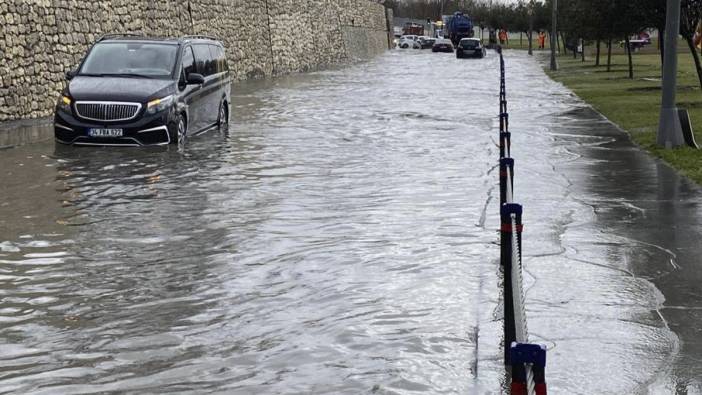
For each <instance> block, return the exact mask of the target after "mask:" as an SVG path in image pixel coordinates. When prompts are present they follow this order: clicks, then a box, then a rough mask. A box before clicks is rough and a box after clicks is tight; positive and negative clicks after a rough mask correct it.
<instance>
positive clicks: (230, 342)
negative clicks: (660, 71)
mask: <svg viewBox="0 0 702 395" xmlns="http://www.w3.org/2000/svg"><path fill="white" fill-rule="evenodd" d="M408 64H411V65H412V67H409V68H408V67H407V65H408ZM508 65H509V66H508V67H509V70H510V72H509V75H508V94H509V96H510V100H511V101H510V110H511V111H512V113H511V118H512V125H513V130H512V132H513V134H514V155H515V157H516V159H517V174H518V176H517V182H516V185H515V189H516V194H517V195H518V197H519V199H520V200H521V201H522V202H523V203H524V204H525V208H526V213H527V215H525V221H526V223H527V231H526V233H525V239H524V240H525V260H526V265H527V271H528V272H527V274H526V279H527V283H528V284H527V289H528V294H527V301H528V314H529V321H530V322H529V325H530V330H531V334H532V338H533V339H535V340H537V341H540V342H543V343H546V344H548V345H549V347H550V352H549V366H548V369H547V371H548V376H547V377H548V379H549V388H550V389H551V390H552V391H553V392H555V393H598V394H599V393H602V394H604V393H612V394H621V393H635V392H638V391H641V390H642V389H644V388H646V386H648V385H650V384H652V385H657V386H659V387H658V388H662V389H664V390H663V391H667V392H671V391H673V390H672V389H671V388H689V389H690V393H694V392H693V391H694V390H699V388H700V384H699V382H697V381H695V379H694V377H698V376H699V375H698V376H694V375H693V374H694V373H696V372H697V370H695V369H699V366H700V365H702V364H697V365H694V364H692V363H691V362H690V361H691V358H692V357H691V356H690V355H692V354H690V353H688V351H687V350H688V349H689V347H691V346H690V345H689V343H688V338H691V337H692V333H693V332H694V330H693V329H691V328H690V327H689V326H681V325H684V324H683V322H684V320H683V319H682V318H681V317H677V318H676V317H675V314H677V312H678V311H679V312H681V314H682V313H684V314H688V316H686V318H688V319H689V318H690V315H691V314H695V313H694V312H695V311H698V310H689V309H681V310H669V309H670V308H672V307H671V306H672V304H670V301H671V300H672V299H671V298H673V297H672V296H669V295H668V291H669V290H668V289H667V288H666V287H665V284H664V283H663V282H661V279H662V278H670V276H668V277H663V275H664V274H668V273H669V272H670V270H668V269H669V268H668V269H666V270H668V271H666V272H664V271H663V268H661V267H658V266H656V265H658V263H659V260H661V259H663V257H669V256H670V254H669V252H670V251H672V250H673V249H675V248H677V247H676V245H677V244H678V243H683V242H687V241H686V239H685V236H684V235H683V233H676V235H675V237H674V238H673V239H672V240H671V241H666V242H665V243H663V244H656V241H655V239H656V237H657V236H658V234H657V233H652V232H647V231H645V228H646V227H650V225H651V223H655V222H651V221H657V220H662V218H663V217H664V216H681V215H685V213H686V212H687V211H685V210H689V209H690V207H687V206H685V207H681V206H680V205H676V204H675V201H676V199H677V198H670V199H668V198H665V197H661V196H657V195H655V194H656V191H658V190H661V189H670V188H673V187H671V186H669V185H660V186H657V185H653V186H650V185H648V184H647V185H648V189H646V188H643V189H641V188H639V189H637V188H633V187H632V188H628V187H627V184H626V183H623V182H622V181H621V177H624V176H626V175H627V174H626V173H625V172H623V171H621V172H618V170H617V169H619V170H621V166H624V165H625V166H628V167H630V168H633V169H637V170H636V171H639V172H640V173H641V174H637V177H640V178H642V179H643V178H645V177H650V178H652V179H653V178H656V177H658V175H657V174H656V173H655V172H656V168H655V166H653V165H652V162H651V161H650V160H649V159H648V158H646V157H644V156H642V155H640V154H637V153H636V151H634V150H631V149H630V148H629V146H628V145H627V144H626V143H625V142H622V138H621V135H620V134H619V132H617V131H616V130H613V129H612V128H611V127H610V126H609V125H608V124H606V123H603V122H601V121H597V120H596V119H595V118H593V116H592V114H588V113H587V112H586V111H585V112H583V111H582V109H581V106H580V105H579V104H578V103H577V102H576V101H575V100H574V99H573V98H572V97H571V96H570V95H569V94H568V93H567V92H565V91H564V90H563V89H562V88H560V87H559V86H557V85H555V84H554V83H551V82H549V81H548V80H547V79H546V77H545V76H544V75H543V72H542V71H541V70H540V68H539V66H538V65H537V64H536V63H534V62H533V61H531V60H528V59H526V57H525V56H523V55H520V54H516V53H513V54H509V56H508ZM478 71H479V72H480V76H481V78H476V75H477V74H476V72H478ZM497 77H498V75H497V58H496V57H494V56H488V57H487V58H486V59H483V60H475V61H463V62H461V61H458V60H456V59H454V57H452V56H442V55H438V54H431V53H427V52H426V51H423V52H420V51H415V52H411V53H410V52H402V51H393V52H390V53H388V54H387V55H385V56H383V57H380V58H378V59H377V60H375V61H372V62H369V63H365V64H359V65H356V66H353V67H349V68H347V69H342V70H330V71H325V72H318V73H312V74H307V75H300V76H293V77H287V78H282V79H278V80H274V81H267V82H251V83H246V84H242V85H239V86H238V87H237V88H236V89H235V93H236V94H235V98H234V103H233V105H232V115H233V119H232V123H231V125H230V130H229V134H228V135H226V136H224V135H220V134H218V133H210V134H208V135H205V136H202V137H199V138H194V139H192V140H191V141H190V143H189V145H188V146H187V147H186V149H185V150H182V151H178V150H177V149H173V148H172V147H169V148H165V149H163V148H160V149H131V148H128V149H112V148H111V149H107V148H87V149H86V148H74V147H63V146H54V144H53V143H41V144H35V145H31V146H26V147H21V148H16V149H12V150H7V151H3V152H2V157H0V183H2V185H3V186H4V190H3V195H4V196H3V203H0V225H1V227H0V295H1V296H2V300H3V302H2V304H1V305H0V349H2V350H3V353H2V355H0V365H1V366H2V371H0V392H9V393H12V392H14V393H23V394H25V393H36V394H43V393H106V392H111V391H118V390H119V391H126V392H134V393H148V392H165V391H172V392H185V393H190V392H195V393H210V392H220V393H227V394H250V393H289V394H300V393H327V394H345V393H348V394H358V393H383V394H410V393H427V394H441V393H446V394H453V393H500V392H501V391H502V388H503V387H504V380H505V376H504V368H503V366H502V361H501V346H500V341H501V326H502V323H501V322H500V320H499V319H500V317H501V309H500V307H499V305H500V301H499V298H500V292H499V279H498V274H497V273H498V270H497V255H498V246H497V245H496V241H497V237H496V234H495V229H497V226H498V218H497V215H496V213H497V212H498V208H497V206H496V205H497V203H496V199H495V195H496V193H498V192H497V189H496V185H495V184H496V181H497V177H496V176H495V173H494V168H495V163H496V158H497V148H496V147H495V144H494V143H495V138H494V136H495V134H496V129H495V127H496V122H495V115H496V109H497V108H498V106H497V104H498V103H497V93H498V92H497V88H498V86H497ZM574 107H575V108H579V109H580V110H578V111H575V112H572V111H571V110H572V109H573V108H574ZM615 152H624V153H625V154H626V155H628V156H629V157H630V159H627V160H628V162H626V163H624V164H621V165H620V164H616V165H612V164H611V163H612V162H611V161H616V159H617V158H618V157H619V156H618V155H619V154H617V155H615V154H612V153H615ZM663 171H665V170H663ZM593 175H603V176H598V177H595V176H593ZM667 176H669V175H668V174H666V177H667ZM676 182H677V183H678V184H676V185H678V186H677V187H675V188H678V189H680V190H681V191H682V192H680V193H681V195H678V198H683V199H688V200H689V199H692V197H691V196H690V192H689V189H688V190H685V188H686V187H685V186H684V185H686V184H684V183H683V184H681V181H676ZM681 185H683V186H681ZM683 195H684V196H683ZM665 201H669V202H672V203H670V204H672V206H674V207H669V208H667V209H665V208H663V206H665V205H666V204H667V203H664V202H665ZM645 202H649V203H645ZM647 204H648V205H647ZM690 204H692V205H693V206H694V207H695V208H696V207H697V206H696V204H694V203H692V202H691V203H690ZM657 205H663V206H661V207H658V208H657V207H656V206H657ZM671 210H672V211H671ZM676 210H677V211H676ZM642 221H643V222H642ZM646 221H648V222H646ZM632 228H635V229H632ZM638 231H641V233H637V232H638ZM661 232H662V231H661ZM654 236H655V237H654ZM665 240H668V239H665ZM670 243H672V245H670ZM666 245H667V247H666ZM673 253H674V254H675V256H676V257H677V258H675V259H673V263H674V264H675V265H678V266H679V267H684V266H686V265H688V264H689V262H690V261H687V259H689V257H688V256H686V255H685V254H686V253H685V252H681V251H678V250H677V249H676V250H675V251H674V252H673ZM690 253H691V251H690ZM666 254H668V255H666ZM661 262H662V261H661ZM663 266H665V265H663ZM656 273H658V274H659V275H660V276H657V274H656ZM688 274H690V273H688ZM680 281H683V280H681V279H680V278H677V279H676V282H675V283H674V284H679V282H680ZM690 284H691V283H690ZM671 286H672V284H671ZM659 289H660V290H662V293H661V291H659ZM690 292H693V291H692V289H690ZM675 303H676V306H684V305H685V303H684V302H683V301H680V302H678V301H676V302H675ZM662 317H663V318H664V319H662ZM692 318H693V319H694V318H697V321H696V322H699V321H700V318H702V317H692ZM671 329H672V331H671ZM673 331H674V332H675V333H677V336H676V335H674V334H673ZM686 331H687V332H686ZM688 333H689V335H688ZM678 337H680V338H681V339H682V340H683V341H682V342H679V341H678ZM691 350H693V351H694V350H695V348H692V349H691ZM672 360H675V361H680V362H676V363H675V365H674V366H675V368H673V369H668V370H666V369H665V368H664V367H665V366H667V365H668V364H669V363H670V362H671V361H672ZM695 366H696V367H695ZM611 372H625V374H624V373H622V374H617V375H614V377H612V376H613V375H612V374H611ZM582 377H590V378H598V379H597V380H594V379H593V380H585V381H583V379H582ZM607 377H609V379H607ZM678 377H680V378H679V379H678ZM685 380H687V381H685ZM681 383H684V384H681ZM671 386H672V387H671ZM681 391H682V390H679V391H678V393H684V392H681Z"/></svg>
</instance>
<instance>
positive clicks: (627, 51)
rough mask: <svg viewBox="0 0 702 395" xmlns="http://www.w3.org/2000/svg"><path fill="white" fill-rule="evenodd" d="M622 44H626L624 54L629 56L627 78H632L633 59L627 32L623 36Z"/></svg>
mask: <svg viewBox="0 0 702 395" xmlns="http://www.w3.org/2000/svg"><path fill="white" fill-rule="evenodd" d="M624 45H626V55H627V56H628V57H629V79H630V80H633V79H634V59H633V58H632V57H631V44H630V43H629V35H628V34H627V35H626V37H625V38H624Z"/></svg>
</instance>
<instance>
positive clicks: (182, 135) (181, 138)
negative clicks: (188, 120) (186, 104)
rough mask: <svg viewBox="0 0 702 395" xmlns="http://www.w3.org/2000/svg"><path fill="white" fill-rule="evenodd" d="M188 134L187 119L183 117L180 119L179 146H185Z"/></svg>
mask: <svg viewBox="0 0 702 395" xmlns="http://www.w3.org/2000/svg"><path fill="white" fill-rule="evenodd" d="M187 133H188V127H187V125H186V124H185V119H183V117H182V116H180V117H179V118H178V146H179V147H182V146H183V145H185V138H186V135H187Z"/></svg>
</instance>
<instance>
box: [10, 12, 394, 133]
mask: <svg viewBox="0 0 702 395" xmlns="http://www.w3.org/2000/svg"><path fill="white" fill-rule="evenodd" d="M388 15H390V14H389V13H386V10H385V7H384V6H383V5H382V4H379V2H378V1H377V0H0V26H2V34H1V35H0V121H6V120H16V119H27V118H37V117H45V116H49V115H51V114H52V112H53V107H54V104H55V102H56V98H57V97H58V93H59V91H60V90H61V89H62V87H63V85H64V84H65V78H64V73H65V72H66V71H67V70H69V69H72V68H75V66H76V65H77V64H78V63H79V62H80V60H81V58H82V56H83V55H84V54H85V51H86V50H87V49H88V48H89V46H90V45H91V44H92V43H93V42H94V41H95V40H96V39H97V38H99V37H100V35H102V34H104V33H108V32H110V33H111V32H141V33H144V34H147V35H155V36H168V37H178V36H182V35H186V34H206V35H211V36H215V37H217V38H219V39H221V40H222V41H223V42H224V45H225V47H226V49H227V56H228V58H229V64H230V68H231V70H232V74H233V77H234V78H235V79H237V80H243V79H247V78H261V77H267V76H276V75H281V74H286V73H293V72H300V71H308V70H313V69H318V68H323V67H327V66H329V65H333V64H339V63H343V62H346V61H349V60H353V59H355V58H365V57H370V56H373V55H375V54H378V53H380V52H382V51H384V50H386V49H387V48H388V31H387V26H388V23H387V18H388ZM390 17H391V16H390ZM391 25H392V24H390V26H391Z"/></svg>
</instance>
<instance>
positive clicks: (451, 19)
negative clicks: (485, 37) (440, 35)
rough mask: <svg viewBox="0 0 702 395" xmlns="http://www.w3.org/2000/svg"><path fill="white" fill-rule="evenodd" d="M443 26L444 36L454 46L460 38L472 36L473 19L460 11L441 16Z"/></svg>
mask: <svg viewBox="0 0 702 395" xmlns="http://www.w3.org/2000/svg"><path fill="white" fill-rule="evenodd" d="M443 22H444V27H445V29H446V31H445V35H444V37H446V38H448V39H450V40H451V42H453V45H454V46H456V45H458V43H459V42H460V41H461V39H462V38H466V37H473V35H474V34H475V33H474V31H473V21H472V20H471V19H470V17H469V16H466V15H465V14H463V13H462V12H460V11H457V12H454V14H453V15H444V16H443Z"/></svg>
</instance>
